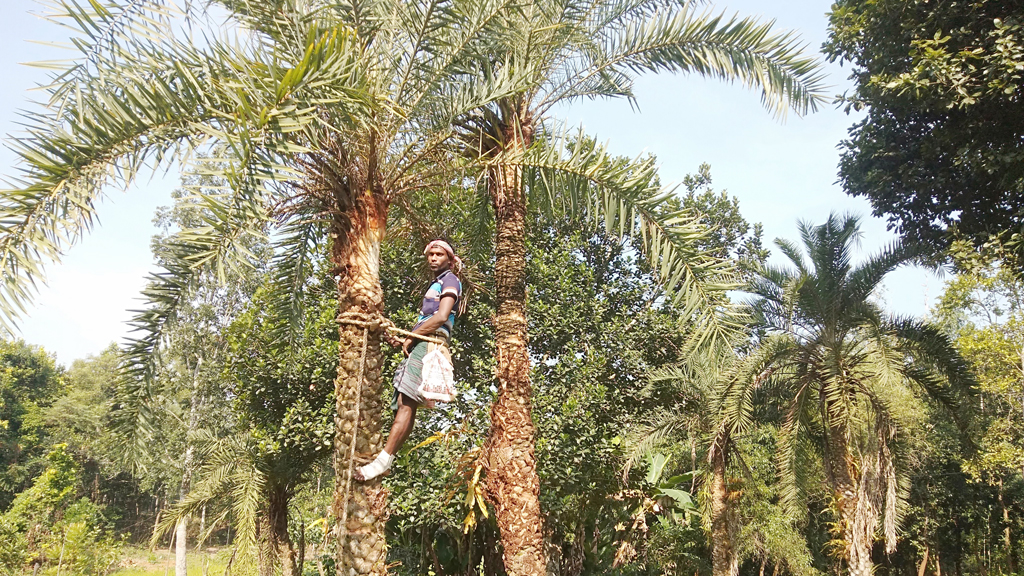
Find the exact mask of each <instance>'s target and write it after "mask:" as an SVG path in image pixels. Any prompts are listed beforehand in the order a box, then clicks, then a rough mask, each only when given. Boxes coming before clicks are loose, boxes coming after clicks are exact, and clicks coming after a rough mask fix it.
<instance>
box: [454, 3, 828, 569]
mask: <svg viewBox="0 0 1024 576" xmlns="http://www.w3.org/2000/svg"><path fill="white" fill-rule="evenodd" d="M692 4H693V3H691V2H686V1H671V0H669V1H666V0H646V1H645V0H600V1H586V2H580V1H572V0H537V1H533V2H529V3H526V4H524V5H523V6H522V7H521V8H520V10H518V11H516V12H509V13H508V14H507V18H508V23H507V24H506V25H505V26H504V27H503V30H504V31H507V32H509V33H508V34H504V35H500V36H494V37H492V38H493V39H494V43H493V44H492V45H491V46H490V47H489V49H488V50H487V51H486V53H487V54H489V55H492V59H491V60H490V61H489V63H490V64H493V65H495V66H496V67H497V68H498V69H503V68H505V67H514V68H515V69H516V70H520V71H524V73H526V74H528V75H529V76H530V77H531V78H532V79H533V82H531V83H529V84H528V87H527V88H526V89H524V90H522V91H519V92H517V93H516V94H515V95H514V96H509V97H505V98H501V99H499V100H497V101H496V102H495V103H493V104H490V105H489V106H487V107H483V108H481V109H480V110H479V111H478V112H477V113H475V114H473V115H471V116H470V117H468V118H466V119H465V120H464V122H463V126H464V129H465V140H466V142H467V143H468V145H469V147H470V148H471V150H472V152H471V155H472V156H473V157H475V158H479V159H483V160H484V166H485V170H484V178H483V179H484V181H485V186H486V189H485V193H486V194H487V197H488V199H489V202H490V205H491V206H492V207H493V210H494V218H495V223H496V230H495V258H496V260H495V286H496V297H497V305H498V310H497V313H496V316H495V329H496V337H497V338H496V339H497V346H496V356H497V363H498V369H497V376H498V381H499V394H498V399H497V401H496V402H495V404H494V406H493V408H492V413H491V434H490V438H489V440H488V469H489V473H488V483H487V488H488V491H489V494H490V497H491V499H492V501H493V502H494V504H495V506H496V514H497V521H498V526H499V528H500V529H501V532H502V542H503V544H504V546H505V550H504V559H505V567H506V570H507V571H508V573H509V574H510V575H514V576H519V575H524V574H531V575H535V574H543V573H544V570H545V558H544V549H543V542H542V531H543V522H542V518H541V514H540V503H539V499H538V494H539V480H538V477H537V473H536V462H535V457H534V445H533V436H534V426H533V421H532V417H531V414H530V404H531V388H530V378H529V367H530V360H529V354H528V350H527V342H528V335H527V319H526V281H525V280H526V272H525V271H526V247H525V229H524V227H525V222H526V220H525V215H526V210H527V207H528V204H530V203H531V202H532V203H537V204H539V205H541V206H545V207H553V206H554V207H557V208H561V209H569V210H571V211H576V212H578V213H580V214H581V215H583V216H585V217H590V218H594V219H595V220H597V221H598V222H604V223H606V224H607V225H608V227H609V228H610V229H617V230H618V231H620V232H629V233H632V234H635V235H637V236H640V237H642V238H643V239H644V241H645V242H644V244H645V249H646V251H647V252H648V253H649V254H651V255H652V257H654V258H655V259H658V260H660V261H661V263H659V265H657V266H656V269H658V270H660V271H661V275H662V278H661V279H662V280H663V281H664V282H665V284H666V287H667V289H668V290H669V291H670V292H672V293H674V294H675V296H676V297H677V298H678V299H679V301H681V302H684V303H685V309H686V313H687V314H688V315H690V316H692V320H693V324H694V327H695V328H694V331H693V333H694V335H695V341H698V342H703V341H705V340H707V341H710V342H714V341H716V340H720V339H722V338H724V337H725V335H726V332H728V331H729V329H730V328H733V327H735V326H730V323H729V322H721V321H720V320H721V319H722V318H723V317H722V316H719V315H717V314H716V313H715V311H716V305H717V304H720V301H716V298H719V297H720V295H721V292H720V290H717V291H716V290H715V287H716V284H717V287H718V288H721V283H720V282H718V281H719V280H720V278H721V277H720V276H718V273H719V272H720V270H716V269H715V267H714V266H713V265H709V264H708V261H707V260H702V259H701V258H699V257H697V255H696V254H695V253H694V251H693V238H694V236H693V235H694V234H696V233H699V228H698V227H694V226H689V227H686V226H683V224H684V223H685V222H686V215H685V214H681V213H676V214H670V215H668V218H667V219H665V218H661V219H660V220H661V221H666V222H671V223H672V225H670V226H667V227H665V226H661V225H659V224H658V223H657V222H658V221H659V218H657V217H656V214H657V208H656V206H657V205H658V202H656V201H655V199H656V198H657V199H659V201H660V200H662V199H664V197H663V196H659V194H658V191H656V190H655V189H653V188H652V187H651V184H652V182H653V179H646V180H645V177H646V176H650V175H651V172H645V171H644V170H637V169H635V168H632V167H628V166H622V165H617V164H616V163H614V162H612V161H611V160H610V157H609V156H608V154H607V152H606V151H605V150H604V149H603V148H601V147H599V146H595V145H593V144H592V143H590V144H588V143H586V139H585V138H577V143H576V145H570V144H567V143H566V140H567V139H568V138H567V136H566V135H565V134H560V133H557V131H554V130H553V129H552V128H553V127H552V126H551V125H550V123H549V122H547V120H548V117H547V116H548V113H549V112H550V110H551V109H552V107H553V106H556V105H558V104H561V103H565V102H570V101H573V100H577V99H582V98H599V97H625V98H627V99H632V98H633V94H632V83H633V80H634V78H635V76H636V75H637V74H639V73H641V72H659V71H666V72H691V73H697V74H700V75H703V76H708V77H713V78H720V79H724V80H730V81H733V80H739V81H740V82H742V83H743V84H745V85H747V86H750V87H755V88H758V89H760V90H761V93H762V101H763V102H764V103H765V105H766V106H767V107H768V108H769V109H770V110H771V111H773V112H774V113H776V114H778V115H782V114H784V113H785V111H786V110H787V109H789V108H792V109H794V110H795V111H796V112H797V113H805V112H807V111H810V110H814V109H815V108H816V106H817V104H818V103H819V102H820V101H821V98H822V96H821V94H820V90H821V88H822V86H821V76H820V75H819V72H818V70H819V68H818V65H817V63H816V62H815V61H814V59H812V58H808V57H804V56H801V55H800V46H799V44H798V42H797V41H796V40H795V39H794V38H793V37H792V35H790V34H782V35H773V34H772V33H771V24H758V23H757V22H755V21H754V20H751V19H742V20H740V19H735V18H734V19H725V18H723V17H721V16H712V15H710V14H699V13H697V12H695V11H694V9H693V6H692ZM545 130H546V131H547V133H545ZM531 193H532V194H535V196H534V198H533V199H532V200H530V201H528V195H529V194H531ZM624 197H625V198H629V199H631V201H630V202H628V203H627V202H623V201H622V199H623V198H624ZM673 251H674V253H673Z"/></svg>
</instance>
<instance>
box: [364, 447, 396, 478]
mask: <svg viewBox="0 0 1024 576" xmlns="http://www.w3.org/2000/svg"><path fill="white" fill-rule="evenodd" d="M394 462H395V457H394V456H392V455H391V454H388V453H387V452H384V451H383V450H382V451H381V453H380V454H378V455H377V458H376V459H374V461H373V462H370V463H369V464H367V465H366V466H363V467H361V468H359V476H361V479H362V481H363V482H366V481H369V480H373V479H374V478H376V477H377V476H380V475H381V474H383V473H385V472H387V471H388V470H390V469H391V465H392V464H394Z"/></svg>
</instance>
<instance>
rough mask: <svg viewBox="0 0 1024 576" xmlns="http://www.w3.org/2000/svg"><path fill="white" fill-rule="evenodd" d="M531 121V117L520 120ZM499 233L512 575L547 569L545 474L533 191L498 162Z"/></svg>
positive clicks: (499, 420)
mask: <svg viewBox="0 0 1024 576" xmlns="http://www.w3.org/2000/svg"><path fill="white" fill-rule="evenodd" d="M518 124H519V126H529V122H528V121H524V122H521V123H518ZM529 139H530V132H529V131H528V129H524V128H510V129H508V130H506V133H505V146H506V152H512V153H514V152H517V151H522V150H524V149H525V148H526V146H528V145H529ZM489 186H490V194H491V200H492V202H493V204H494V217H495V224H496V229H497V230H496V232H497V239H496V241H495V245H494V254H495V262H494V284H495V291H496V293H497V300H498V310H497V314H496V316H495V318H494V327H495V332H496V336H497V346H496V355H497V364H498V383H499V389H498V398H497V400H496V401H495V403H494V406H493V407H492V408H491V431H490V438H489V439H488V443H487V450H488V451H487V463H488V472H487V491H488V495H489V496H490V499H491V501H492V502H493V503H494V507H495V511H496V520H497V523H498V528H499V530H500V531H501V542H502V545H503V548H504V563H505V570H506V572H508V574H509V576H528V575H529V576H540V575H543V574H545V567H546V564H547V563H546V561H545V558H544V539H543V532H542V529H543V519H542V517H541V512H540V480H539V479H538V477H537V459H536V456H535V454H534V427H533V419H532V417H531V415H530V406H531V401H532V399H531V396H532V390H531V387H530V356H529V352H528V351H527V348H526V345H527V333H526V199H525V196H524V191H523V179H522V170H521V169H520V168H518V167H514V166H508V165H498V166H496V167H494V168H493V169H492V170H491V171H490V174H489Z"/></svg>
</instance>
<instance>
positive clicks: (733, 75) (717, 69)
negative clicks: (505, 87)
mask: <svg viewBox="0 0 1024 576" xmlns="http://www.w3.org/2000/svg"><path fill="white" fill-rule="evenodd" d="M644 16H645V17H644V18H630V19H628V20H626V21H625V22H624V24H623V25H622V26H621V27H620V26H608V27H607V28H606V29H604V30H591V33H592V35H593V36H594V37H595V38H596V39H597V42H598V43H599V46H598V47H597V48H598V49H599V52H598V53H597V55H596V57H593V61H592V62H590V63H589V65H587V66H580V67H579V68H580V70H581V71H583V72H582V73H581V74H579V75H577V76H576V78H575V79H574V81H571V82H566V83H563V84H562V86H561V87H556V88H555V89H553V90H551V91H550V96H549V97H548V98H547V99H546V103H545V105H551V104H553V103H555V102H558V101H561V100H565V99H571V98H574V97H575V93H576V91H577V90H579V88H580V87H583V86H586V85H587V84H589V83H590V82H592V77H593V76H596V75H599V74H603V73H606V72H611V71H627V70H628V71H631V72H634V73H640V72H646V71H650V72H659V71H670V72H684V73H697V74H700V75H702V76H705V77H709V78H716V79H720V80H726V81H737V80H738V81H739V82H741V83H742V84H743V85H745V86H747V87H751V88H757V89H759V90H760V91H761V101H762V103H763V104H764V105H765V107H766V108H768V109H769V110H770V111H771V112H772V113H773V114H775V115H776V116H778V117H784V116H785V114H786V112H787V110H789V109H793V110H794V111H795V112H796V113H797V114H800V115H803V114H806V113H808V112H813V111H815V110H817V108H818V106H819V105H820V104H822V103H824V101H825V98H824V95H823V90H824V85H823V80H824V75H823V74H822V73H821V71H820V69H821V64H820V62H818V61H817V60H816V59H814V58H809V57H806V56H803V55H802V52H803V49H804V46H803V44H802V43H801V42H800V41H799V40H798V39H797V38H796V36H795V35H794V34H793V33H783V34H773V33H772V28H773V25H774V23H773V22H767V23H759V22H757V21H756V20H755V19H753V18H744V19H739V18H737V17H733V18H730V19H726V18H725V17H724V15H719V16H711V15H710V14H707V13H705V14H700V15H695V14H694V13H693V12H692V10H691V9H689V8H688V7H683V8H682V9H680V10H664V11H654V12H653V13H650V14H645V15H644Z"/></svg>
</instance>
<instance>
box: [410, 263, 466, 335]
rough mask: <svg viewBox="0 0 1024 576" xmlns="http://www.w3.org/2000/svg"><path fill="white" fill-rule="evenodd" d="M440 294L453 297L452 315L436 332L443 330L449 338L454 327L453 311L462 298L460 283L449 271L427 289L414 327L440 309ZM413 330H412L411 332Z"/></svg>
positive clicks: (443, 273)
mask: <svg viewBox="0 0 1024 576" xmlns="http://www.w3.org/2000/svg"><path fill="white" fill-rule="evenodd" d="M442 294H452V295H454V296H455V304H454V305H453V306H452V313H451V314H449V315H448V319H447V320H445V323H444V325H443V326H441V327H440V328H438V330H443V331H444V333H445V334H446V335H448V336H451V333H452V327H453V326H454V325H455V309H456V308H458V303H459V298H462V282H460V281H459V278H458V277H457V276H455V274H452V271H451V270H445V271H444V272H442V273H441V274H440V275H439V276H438V277H437V278H435V279H434V282H433V283H431V284H430V288H427V293H426V294H425V295H424V296H423V304H422V305H421V306H420V317H419V318H418V319H417V320H416V326H417V327H419V325H420V324H422V323H423V321H424V320H426V319H427V318H430V317H431V316H433V315H434V314H435V313H437V311H438V309H439V308H441V295H442ZM415 329H416V328H413V330H415Z"/></svg>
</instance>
